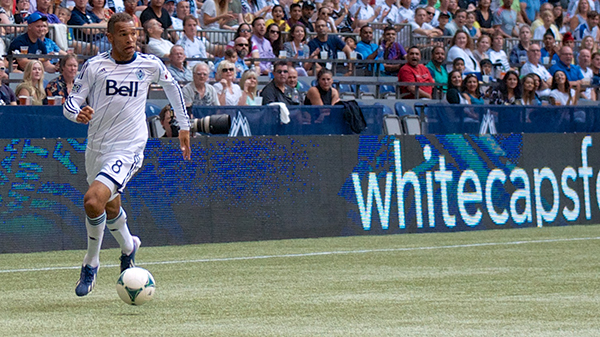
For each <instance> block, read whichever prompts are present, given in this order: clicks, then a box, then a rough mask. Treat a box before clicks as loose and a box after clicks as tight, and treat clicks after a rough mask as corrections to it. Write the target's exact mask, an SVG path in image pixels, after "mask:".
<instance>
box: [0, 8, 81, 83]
mask: <svg viewBox="0 0 600 337" xmlns="http://www.w3.org/2000/svg"><path fill="white" fill-rule="evenodd" d="M79 1H83V0H79ZM47 20H48V19H46V17H45V16H43V15H41V14H39V13H34V14H31V15H29V16H27V32H26V33H24V34H22V35H19V36H17V37H16V38H15V39H14V40H13V41H12V42H11V44H10V46H9V48H8V51H9V53H10V54H19V53H21V47H24V48H27V54H47V53H48V51H47V49H46V45H45V44H44V42H43V41H42V40H41V38H42V37H43V36H44V34H45V32H46V24H47V23H46V21H47ZM29 62H31V60H30V59H28V58H18V59H17V64H18V69H19V70H24V69H25V67H26V66H27V64H28V63H29ZM43 66H44V69H43V70H45V71H46V72H49V73H53V72H55V68H54V65H53V64H52V63H50V61H48V60H44V61H43Z"/></svg>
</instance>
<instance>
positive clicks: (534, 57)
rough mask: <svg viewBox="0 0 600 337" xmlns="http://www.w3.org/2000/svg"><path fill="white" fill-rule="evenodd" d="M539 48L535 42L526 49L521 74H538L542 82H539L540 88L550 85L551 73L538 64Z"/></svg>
mask: <svg viewBox="0 0 600 337" xmlns="http://www.w3.org/2000/svg"><path fill="white" fill-rule="evenodd" d="M540 54H541V49H540V46H538V45H537V44H535V43H534V44H532V45H531V46H530V47H529V50H528V51H527V63H525V64H524V65H523V67H522V68H521V76H525V75H527V74H530V73H534V74H536V75H538V76H539V77H540V78H541V79H542V82H541V83H540V88H539V89H541V90H544V89H547V88H549V87H550V86H551V85H552V75H550V73H549V72H548V70H546V67H544V66H543V65H541V64H540Z"/></svg>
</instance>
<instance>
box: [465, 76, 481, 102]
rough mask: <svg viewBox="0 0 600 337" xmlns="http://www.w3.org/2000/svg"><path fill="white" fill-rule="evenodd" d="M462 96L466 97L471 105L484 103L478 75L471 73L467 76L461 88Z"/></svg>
mask: <svg viewBox="0 0 600 337" xmlns="http://www.w3.org/2000/svg"><path fill="white" fill-rule="evenodd" d="M460 91H461V92H462V97H463V98H464V99H465V101H466V102H467V104H471V105H483V104H484V102H483V97H482V96H481V91H480V90H479V80H478V79H477V75H475V74H469V75H467V76H466V77H465V79H464V80H463V82H462V85H461V90H460Z"/></svg>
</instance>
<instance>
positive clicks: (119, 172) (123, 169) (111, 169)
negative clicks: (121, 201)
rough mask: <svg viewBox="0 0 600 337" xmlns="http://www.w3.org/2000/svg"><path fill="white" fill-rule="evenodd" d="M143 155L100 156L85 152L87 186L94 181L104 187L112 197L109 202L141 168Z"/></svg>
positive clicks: (113, 154)
mask: <svg viewBox="0 0 600 337" xmlns="http://www.w3.org/2000/svg"><path fill="white" fill-rule="evenodd" d="M143 160H144V154H143V153H134V152H126V151H119V152H112V153H107V154H101V153H98V152H93V151H86V152H85V170H86V172H87V181H88V184H90V185H91V184H92V183H93V182H94V181H95V180H98V181H99V182H101V183H103V184H104V185H106V186H107V187H108V188H109V189H110V191H111V192H112V195H111V197H110V199H109V200H113V199H114V198H116V197H117V196H118V195H119V193H123V190H124V189H125V185H127V183H128V182H129V180H130V179H131V178H132V177H133V175H134V174H135V173H136V172H137V170H139V169H140V168H141V167H142V162H143Z"/></svg>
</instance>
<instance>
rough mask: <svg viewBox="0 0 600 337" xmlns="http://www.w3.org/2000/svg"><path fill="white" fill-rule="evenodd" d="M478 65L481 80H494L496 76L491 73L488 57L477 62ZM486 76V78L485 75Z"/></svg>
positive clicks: (490, 62) (490, 63) (491, 68)
mask: <svg viewBox="0 0 600 337" xmlns="http://www.w3.org/2000/svg"><path fill="white" fill-rule="evenodd" d="M479 66H480V67H481V77H482V79H483V82H486V83H488V82H496V78H495V77H494V74H493V69H494V68H493V67H492V61H490V59H483V60H481V62H479ZM485 76H487V78H486V77H485Z"/></svg>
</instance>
